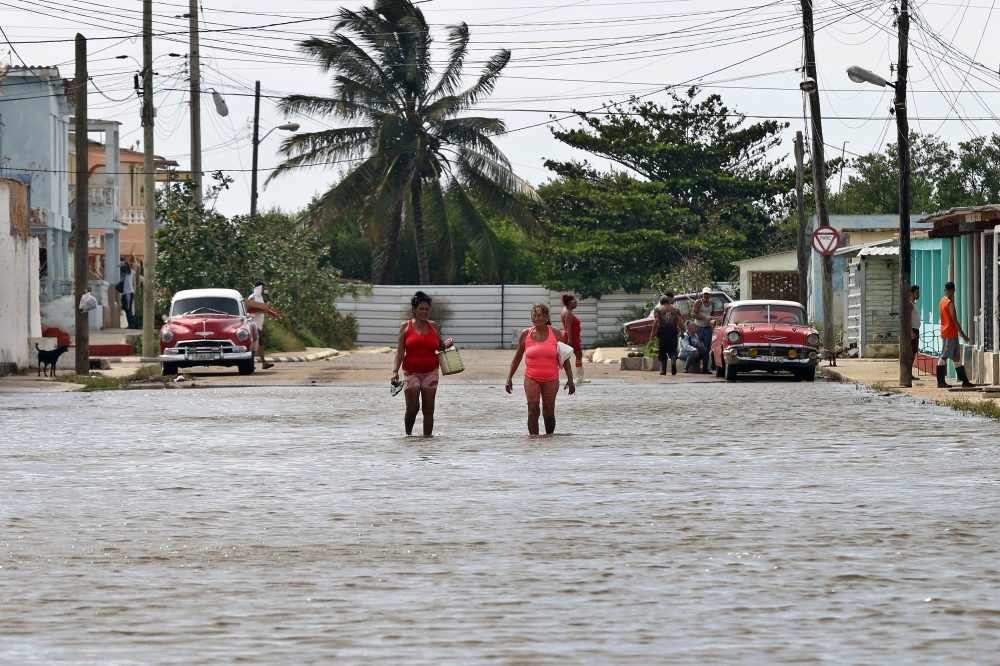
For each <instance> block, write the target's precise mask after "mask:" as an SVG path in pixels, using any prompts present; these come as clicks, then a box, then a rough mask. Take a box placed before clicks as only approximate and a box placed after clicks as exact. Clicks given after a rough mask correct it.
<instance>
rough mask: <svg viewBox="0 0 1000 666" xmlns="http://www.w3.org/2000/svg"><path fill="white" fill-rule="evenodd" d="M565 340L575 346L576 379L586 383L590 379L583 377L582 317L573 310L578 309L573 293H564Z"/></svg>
mask: <svg viewBox="0 0 1000 666" xmlns="http://www.w3.org/2000/svg"><path fill="white" fill-rule="evenodd" d="M562 302H563V311H562V325H563V340H564V341H565V342H566V344H568V345H569V346H570V347H572V348H573V355H574V356H576V380H577V381H578V382H580V383H581V384H586V383H587V382H588V380H586V379H584V378H583V343H582V342H581V341H580V332H581V327H580V318H579V317H577V316H576V315H575V314H574V313H573V310H576V306H577V302H576V296H574V295H573V294H563V297H562Z"/></svg>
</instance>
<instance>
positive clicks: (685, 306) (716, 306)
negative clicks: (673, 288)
mask: <svg viewBox="0 0 1000 666" xmlns="http://www.w3.org/2000/svg"><path fill="white" fill-rule="evenodd" d="M711 298H712V312H720V311H721V310H722V309H723V308H724V307H725V304H726V303H727V302H728V301H726V300H725V299H724V298H722V296H716V295H715V294H713V295H712V296H711ZM698 300H700V299H698ZM674 306H675V307H676V308H677V309H678V310H680V311H681V314H682V315H684V316H685V317H687V316H688V315H690V314H691V308H693V307H694V300H692V299H690V298H677V299H674Z"/></svg>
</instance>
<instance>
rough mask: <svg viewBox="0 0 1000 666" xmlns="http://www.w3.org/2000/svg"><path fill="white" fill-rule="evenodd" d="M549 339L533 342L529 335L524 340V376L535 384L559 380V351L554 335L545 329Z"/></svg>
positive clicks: (549, 329)
mask: <svg viewBox="0 0 1000 666" xmlns="http://www.w3.org/2000/svg"><path fill="white" fill-rule="evenodd" d="M547 328H548V331H549V337H547V338H545V341H544V342H535V341H534V340H532V339H531V333H530V332H529V333H528V336H527V337H526V338H525V339H524V365H525V370H524V376H525V377H527V378H528V379H534V380H535V381H536V382H551V381H553V380H556V379H559V350H558V348H557V347H556V334H555V331H553V330H552V327H551V326H549V327H547Z"/></svg>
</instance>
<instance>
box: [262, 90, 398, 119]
mask: <svg viewBox="0 0 1000 666" xmlns="http://www.w3.org/2000/svg"><path fill="white" fill-rule="evenodd" d="M278 110H279V111H281V112H282V113H283V114H285V115H286V116H291V115H294V114H296V113H302V114H305V115H318V116H339V117H342V118H345V119H347V120H355V119H357V118H370V117H372V116H378V114H379V113H380V112H379V110H378V109H373V108H372V107H370V106H365V105H362V104H357V103H355V102H349V101H347V100H344V99H337V98H333V97H316V96H315V95H288V96H287V97H283V98H282V99H281V101H280V102H278Z"/></svg>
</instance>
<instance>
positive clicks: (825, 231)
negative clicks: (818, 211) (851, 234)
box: [812, 227, 840, 256]
mask: <svg viewBox="0 0 1000 666" xmlns="http://www.w3.org/2000/svg"><path fill="white" fill-rule="evenodd" d="M812 248H813V249H814V250H816V251H817V252H819V253H820V254H822V255H824V256H826V255H829V254H833V253H834V252H836V251H837V249H838V248H840V234H839V233H838V232H837V230H836V229H834V228H833V227H817V229H816V231H814V232H813V235H812Z"/></svg>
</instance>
